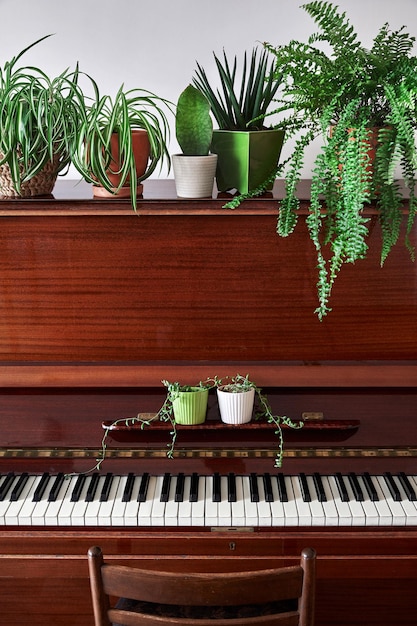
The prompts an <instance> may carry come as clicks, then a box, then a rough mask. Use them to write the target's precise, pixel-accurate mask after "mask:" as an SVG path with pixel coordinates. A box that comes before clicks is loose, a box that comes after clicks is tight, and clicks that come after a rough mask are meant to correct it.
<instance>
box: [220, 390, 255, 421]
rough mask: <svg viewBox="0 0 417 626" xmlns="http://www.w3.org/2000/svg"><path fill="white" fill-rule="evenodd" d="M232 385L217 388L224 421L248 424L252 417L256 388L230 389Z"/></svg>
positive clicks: (221, 415)
mask: <svg viewBox="0 0 417 626" xmlns="http://www.w3.org/2000/svg"><path fill="white" fill-rule="evenodd" d="M228 387H229V388H230V385H223V386H221V387H219V388H218V389H217V399H218V402H219V411H220V417H221V420H222V422H224V423H225V424H247V423H248V422H250V421H251V419H252V413H253V405H254V401H255V388H254V387H252V389H247V390H246V391H230V390H229V389H228Z"/></svg>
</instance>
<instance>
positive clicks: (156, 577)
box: [88, 547, 316, 626]
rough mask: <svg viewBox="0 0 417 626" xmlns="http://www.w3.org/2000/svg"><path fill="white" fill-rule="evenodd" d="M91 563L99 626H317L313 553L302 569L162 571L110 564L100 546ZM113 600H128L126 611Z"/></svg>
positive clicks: (306, 554) (306, 556) (303, 556)
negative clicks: (209, 571) (114, 625)
mask: <svg viewBox="0 0 417 626" xmlns="http://www.w3.org/2000/svg"><path fill="white" fill-rule="evenodd" d="M88 561H89V570H90V582H91V594H92V601H93V610H94V618H95V626H110V625H111V624H112V623H113V624H118V625H119V624H120V625H123V626H177V625H178V626H180V625H181V626H209V623H210V624H211V623H213V622H215V625H216V626H235V625H237V624H238V625H239V626H257V625H259V626H261V625H262V626H273V625H279V626H313V622H314V599H315V578H316V576H315V561H316V553H315V551H314V550H313V549H312V548H305V549H304V550H303V551H302V553H301V561H300V564H299V565H293V566H289V567H280V568H273V569H265V570H255V571H249V572H248V571H244V572H228V573H214V574H213V573H201V572H200V573H197V572H195V573H183V572H163V571H158V570H143V569H137V568H135V567H130V566H123V565H110V564H108V563H106V562H105V561H104V558H103V553H102V551H101V549H100V548H98V547H92V548H90V549H89V551H88ZM110 597H112V598H114V597H117V598H125V599H129V601H127V603H126V602H125V603H123V602H122V603H119V605H121V606H122V605H123V604H125V606H126V604H127V608H128V610H126V609H123V608H117V605H116V607H112V606H111V603H110ZM288 601H289V603H288ZM291 602H292V604H291ZM132 603H133V604H134V605H135V606H134V609H133V604H132ZM148 603H151V604H148ZM149 609H151V610H149Z"/></svg>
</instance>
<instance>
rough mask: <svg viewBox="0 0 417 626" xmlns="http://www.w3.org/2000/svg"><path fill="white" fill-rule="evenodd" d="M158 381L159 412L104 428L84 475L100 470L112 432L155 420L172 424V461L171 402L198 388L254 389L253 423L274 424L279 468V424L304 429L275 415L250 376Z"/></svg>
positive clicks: (171, 445) (281, 443)
mask: <svg viewBox="0 0 417 626" xmlns="http://www.w3.org/2000/svg"><path fill="white" fill-rule="evenodd" d="M161 382H162V384H163V385H165V387H166V388H167V395H166V398H165V400H164V403H163V405H162V406H161V408H160V409H159V410H158V412H157V413H155V415H153V416H152V417H150V418H145V417H143V416H141V415H136V416H135V417H128V418H125V417H122V418H119V419H117V420H115V421H114V422H112V423H111V424H109V425H108V426H105V427H104V433H103V437H102V440H101V445H100V450H99V453H98V455H97V458H96V463H95V464H94V466H93V467H92V468H91V469H89V470H86V471H85V472H83V473H84V474H88V473H91V472H95V471H98V470H99V469H100V468H101V465H102V464H103V462H104V460H105V459H106V455H107V448H108V437H109V436H110V434H111V431H112V430H113V429H114V428H115V427H117V426H119V425H124V426H126V427H133V426H135V425H137V424H138V425H140V428H141V429H145V428H146V427H150V426H152V424H153V423H154V422H157V421H162V422H169V423H170V424H171V430H170V433H169V434H170V437H171V439H170V441H169V442H168V444H167V452H166V454H167V457H168V458H169V459H173V458H174V450H175V444H176V440H177V424H176V421H175V418H174V412H173V404H174V401H175V400H176V399H177V398H178V397H179V394H180V392H183V391H192V390H195V389H198V388H201V389H208V390H210V389H216V388H218V387H220V386H224V385H227V387H228V391H229V392H232V393H237V392H241V391H248V390H249V389H252V388H253V389H255V396H256V398H257V404H256V408H255V420H266V422H267V423H269V424H274V426H275V435H277V437H278V446H277V451H276V456H275V467H281V466H282V461H283V456H284V436H283V432H282V425H284V424H285V425H286V426H289V427H290V428H294V429H300V428H302V427H303V426H304V423H303V422H302V421H296V422H294V421H293V420H291V419H290V418H289V417H286V416H279V415H274V414H273V412H272V409H271V406H270V404H269V401H268V398H267V396H266V395H265V394H264V393H263V392H262V389H261V388H260V387H258V386H257V385H256V383H254V382H253V381H251V380H250V379H249V375H246V376H242V375H240V374H237V375H236V376H234V377H232V378H231V377H226V378H222V379H221V378H218V377H217V376H215V377H214V378H207V379H206V380H204V381H200V382H199V383H198V384H197V385H193V386H191V385H181V384H180V383H179V382H169V381H167V380H162V381H161Z"/></svg>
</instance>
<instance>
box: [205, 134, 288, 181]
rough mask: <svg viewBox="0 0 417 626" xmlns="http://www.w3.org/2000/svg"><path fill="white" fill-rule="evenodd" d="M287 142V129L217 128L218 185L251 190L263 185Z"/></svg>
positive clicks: (212, 150)
mask: <svg viewBox="0 0 417 626" xmlns="http://www.w3.org/2000/svg"><path fill="white" fill-rule="evenodd" d="M283 142H284V131H283V130H275V129H271V130H256V131H255V130H253V131H240V130H214V131H213V139H212V144H211V152H214V153H215V154H217V155H218V157H217V170H216V183H217V189H218V190H219V191H228V190H230V189H236V190H237V191H239V193H248V192H249V191H252V190H253V189H256V187H259V185H261V184H262V183H263V182H264V181H265V180H266V179H267V178H268V177H269V176H270V175H271V174H272V172H273V171H274V169H275V168H276V166H277V164H278V161H279V157H280V155H281V149H282V144H283Z"/></svg>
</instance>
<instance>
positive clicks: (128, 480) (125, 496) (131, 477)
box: [122, 472, 135, 502]
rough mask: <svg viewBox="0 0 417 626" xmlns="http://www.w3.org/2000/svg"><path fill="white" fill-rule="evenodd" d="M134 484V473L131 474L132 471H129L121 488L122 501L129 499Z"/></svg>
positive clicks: (128, 500)
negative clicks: (123, 486)
mask: <svg viewBox="0 0 417 626" xmlns="http://www.w3.org/2000/svg"><path fill="white" fill-rule="evenodd" d="M134 484H135V475H134V474H133V472H129V474H128V475H127V478H126V484H125V488H124V489H123V494H122V502H130V501H131V499H132V491H133V485H134Z"/></svg>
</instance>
